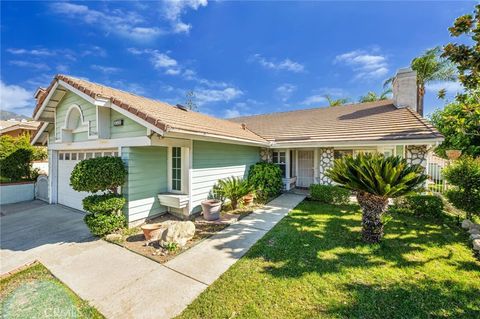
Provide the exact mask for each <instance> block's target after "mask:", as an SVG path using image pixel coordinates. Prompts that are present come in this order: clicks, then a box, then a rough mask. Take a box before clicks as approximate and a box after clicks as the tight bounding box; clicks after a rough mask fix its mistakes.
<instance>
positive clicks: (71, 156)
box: [58, 150, 118, 210]
mask: <svg viewBox="0 0 480 319" xmlns="http://www.w3.org/2000/svg"><path fill="white" fill-rule="evenodd" d="M102 156H118V152H116V151H115V150H93V151H61V152H59V154H58V203H59V204H62V205H65V206H69V207H72V208H75V209H78V210H83V208H82V199H84V198H85V197H86V196H88V195H89V194H90V193H87V192H77V191H75V190H73V188H72V187H71V186H70V175H71V174H72V171H73V168H74V167H75V165H76V164H77V163H78V162H80V161H81V160H84V159H87V158H93V157H102Z"/></svg>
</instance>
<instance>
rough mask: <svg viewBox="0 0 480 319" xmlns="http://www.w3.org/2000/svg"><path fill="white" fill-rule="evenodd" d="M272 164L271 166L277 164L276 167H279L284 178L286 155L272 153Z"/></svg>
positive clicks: (283, 153) (285, 173) (285, 174)
mask: <svg viewBox="0 0 480 319" xmlns="http://www.w3.org/2000/svg"><path fill="white" fill-rule="evenodd" d="M272 162H273V164H277V165H278V167H280V169H281V170H282V177H283V178H285V177H286V176H287V160H286V153H285V152H273V154H272Z"/></svg>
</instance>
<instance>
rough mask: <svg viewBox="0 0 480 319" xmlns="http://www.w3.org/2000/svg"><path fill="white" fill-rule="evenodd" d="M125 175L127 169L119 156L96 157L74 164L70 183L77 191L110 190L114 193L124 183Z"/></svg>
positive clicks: (94, 191)
mask: <svg viewBox="0 0 480 319" xmlns="http://www.w3.org/2000/svg"><path fill="white" fill-rule="evenodd" d="M126 176H127V169H126V168H125V165H124V164H123V161H122V159H121V158H120V157H112V156H107V157H97V158H91V159H87V160H83V161H81V162H79V163H78V164H77V165H75V168H74V169H73V171H72V175H71V176H70V185H71V186H72V188H73V189H74V190H76V191H78V192H90V193H96V192H98V191H104V190H110V191H112V192H114V193H115V192H116V189H117V187H118V186H121V185H123V184H124V183H125V180H126Z"/></svg>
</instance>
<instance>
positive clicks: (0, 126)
mask: <svg viewBox="0 0 480 319" xmlns="http://www.w3.org/2000/svg"><path fill="white" fill-rule="evenodd" d="M40 124H41V123H40V122H36V121H11V120H9V121H0V134H3V133H6V132H10V131H14V130H20V129H22V130H29V131H36V130H37V129H38V127H39V126H40Z"/></svg>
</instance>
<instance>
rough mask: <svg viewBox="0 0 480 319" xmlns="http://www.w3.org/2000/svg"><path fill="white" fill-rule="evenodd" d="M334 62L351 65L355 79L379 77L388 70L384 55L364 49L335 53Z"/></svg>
mask: <svg viewBox="0 0 480 319" xmlns="http://www.w3.org/2000/svg"><path fill="white" fill-rule="evenodd" d="M374 51H378V50H374ZM334 63H339V64H344V65H347V66H349V67H351V68H352V69H353V71H354V72H355V77H354V79H356V80H360V79H373V78H380V77H383V76H385V75H386V74H387V73H388V72H389V69H388V63H387V58H386V57H385V56H383V55H380V54H378V53H373V52H372V53H369V52H367V51H364V50H355V51H350V52H347V53H343V54H340V55H337V56H336V57H335V60H334Z"/></svg>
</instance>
